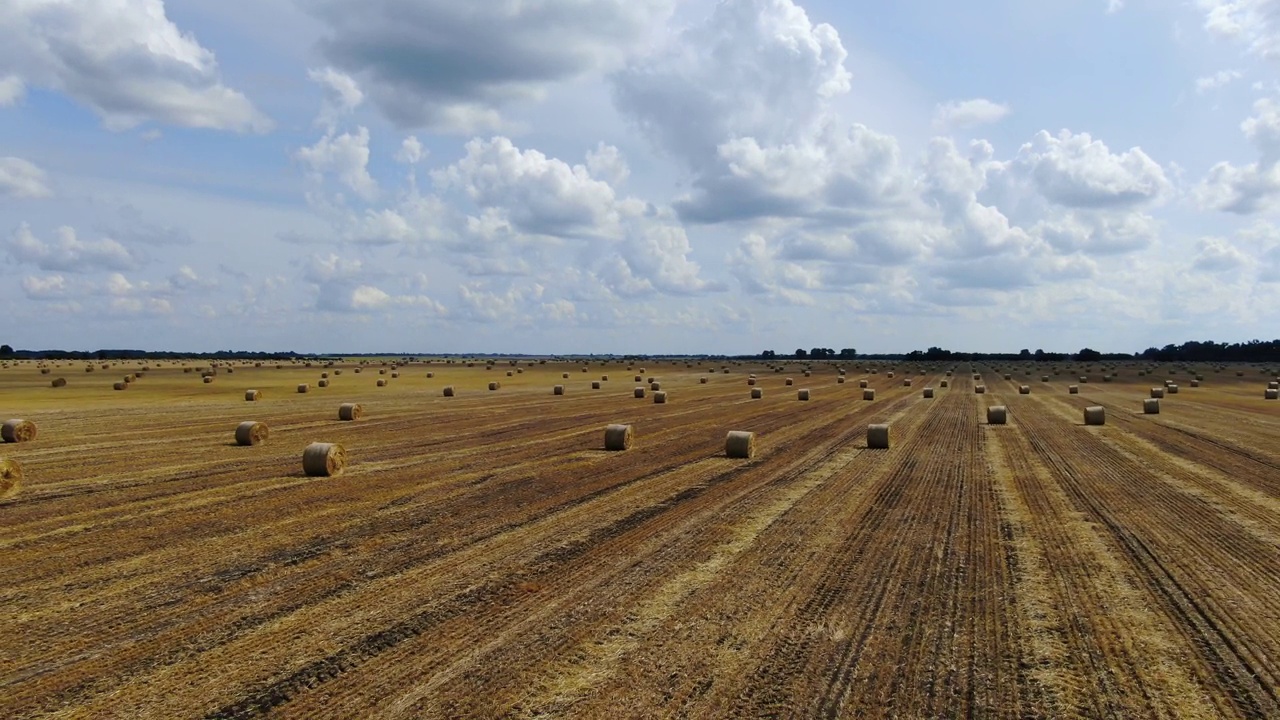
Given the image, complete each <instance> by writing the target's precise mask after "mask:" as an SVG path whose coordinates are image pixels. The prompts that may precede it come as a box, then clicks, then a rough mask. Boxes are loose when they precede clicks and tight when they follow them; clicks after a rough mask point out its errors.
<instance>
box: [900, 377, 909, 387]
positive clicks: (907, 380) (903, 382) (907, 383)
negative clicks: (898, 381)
mask: <svg viewBox="0 0 1280 720" xmlns="http://www.w3.org/2000/svg"><path fill="white" fill-rule="evenodd" d="M902 387H911V378H907V379H905V380H903V381H902Z"/></svg>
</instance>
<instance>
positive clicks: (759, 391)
mask: <svg viewBox="0 0 1280 720" xmlns="http://www.w3.org/2000/svg"><path fill="white" fill-rule="evenodd" d="M763 397H764V388H758V387H756V388H751V399H752V400H759V399H761V398H763Z"/></svg>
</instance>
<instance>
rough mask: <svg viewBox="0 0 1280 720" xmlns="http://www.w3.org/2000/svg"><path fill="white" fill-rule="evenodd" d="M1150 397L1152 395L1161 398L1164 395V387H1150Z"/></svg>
mask: <svg viewBox="0 0 1280 720" xmlns="http://www.w3.org/2000/svg"><path fill="white" fill-rule="evenodd" d="M1151 397H1152V398H1162V397H1164V388H1162V387H1153V388H1151Z"/></svg>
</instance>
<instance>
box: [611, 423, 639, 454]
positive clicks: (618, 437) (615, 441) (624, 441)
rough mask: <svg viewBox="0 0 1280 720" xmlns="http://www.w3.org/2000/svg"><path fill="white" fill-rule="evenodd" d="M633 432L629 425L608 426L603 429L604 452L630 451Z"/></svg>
mask: <svg viewBox="0 0 1280 720" xmlns="http://www.w3.org/2000/svg"><path fill="white" fill-rule="evenodd" d="M634 439H635V432H634V431H633V430H632V429H631V426H630V425H609V426H607V427H605V429H604V449H605V450H614V451H618V450H630V449H631V442H632V440H634Z"/></svg>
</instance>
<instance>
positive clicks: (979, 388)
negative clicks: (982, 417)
mask: <svg viewBox="0 0 1280 720" xmlns="http://www.w3.org/2000/svg"><path fill="white" fill-rule="evenodd" d="M973 391H974V392H975V393H977V394H978V395H983V394H985V393H986V392H987V386H986V385H974V386H973Z"/></svg>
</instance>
